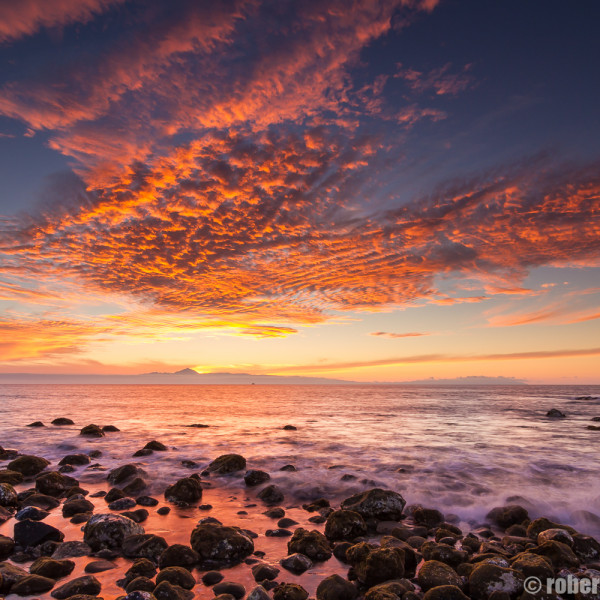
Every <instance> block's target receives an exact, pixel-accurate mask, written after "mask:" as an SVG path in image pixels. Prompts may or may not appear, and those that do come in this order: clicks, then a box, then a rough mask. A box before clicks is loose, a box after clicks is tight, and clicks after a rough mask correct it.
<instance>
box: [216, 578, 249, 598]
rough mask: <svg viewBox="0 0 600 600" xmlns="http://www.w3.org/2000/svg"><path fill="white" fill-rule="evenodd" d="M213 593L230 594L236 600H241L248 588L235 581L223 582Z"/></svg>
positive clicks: (217, 585)
mask: <svg viewBox="0 0 600 600" xmlns="http://www.w3.org/2000/svg"><path fill="white" fill-rule="evenodd" d="M213 592H214V593H215V595H217V594H230V595H231V596H233V597H234V598H235V599H236V600H240V599H241V598H243V597H244V596H245V595H246V588H245V587H244V586H243V585H242V584H241V583H234V582H233V581H222V582H220V583H217V584H216V585H215V586H214V587H213Z"/></svg>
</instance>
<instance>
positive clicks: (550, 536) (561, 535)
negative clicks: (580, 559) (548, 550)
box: [537, 529, 574, 548]
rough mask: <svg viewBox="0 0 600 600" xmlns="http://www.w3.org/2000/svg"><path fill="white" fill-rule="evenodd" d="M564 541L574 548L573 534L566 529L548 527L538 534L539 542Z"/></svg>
mask: <svg viewBox="0 0 600 600" xmlns="http://www.w3.org/2000/svg"><path fill="white" fill-rule="evenodd" d="M550 541H555V542H562V543H563V544H566V545H567V546H569V548H573V543H574V542H573V536H572V535H571V534H570V533H569V532H568V531H567V530H565V529H546V531H542V532H540V533H539V534H538V537H537V543H538V544H543V543H544V542H550Z"/></svg>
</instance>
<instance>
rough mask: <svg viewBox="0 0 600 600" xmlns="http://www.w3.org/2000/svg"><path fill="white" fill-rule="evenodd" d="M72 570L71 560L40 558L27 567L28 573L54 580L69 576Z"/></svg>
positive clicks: (73, 566)
mask: <svg viewBox="0 0 600 600" xmlns="http://www.w3.org/2000/svg"><path fill="white" fill-rule="evenodd" d="M74 568H75V563H74V562H73V561H72V560H66V559H65V560H58V559H55V558H50V557H48V556H41V557H40V558H38V559H37V560H35V561H34V563H33V564H32V565H31V567H29V572H30V573H33V574H34V575H41V576H42V577H49V578H50V579H54V580H56V579H60V578H61V577H66V576H67V575H70V574H71V573H72V572H73V569H74Z"/></svg>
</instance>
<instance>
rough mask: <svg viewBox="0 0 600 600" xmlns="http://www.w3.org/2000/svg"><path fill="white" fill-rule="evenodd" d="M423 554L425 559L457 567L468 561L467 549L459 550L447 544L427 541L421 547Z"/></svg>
mask: <svg viewBox="0 0 600 600" xmlns="http://www.w3.org/2000/svg"><path fill="white" fill-rule="evenodd" d="M420 550H421V554H422V555H423V558H424V559H425V560H438V561H440V562H443V563H446V564H447V565H450V566H451V567H452V568H454V569H455V568H456V567H457V566H458V565H459V564H460V563H463V562H466V560H467V558H468V554H467V552H466V551H465V550H458V549H456V548H454V547H452V546H448V545H446V544H437V543H435V542H425V543H424V544H423V545H422V546H421V548H420Z"/></svg>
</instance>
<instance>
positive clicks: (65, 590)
mask: <svg viewBox="0 0 600 600" xmlns="http://www.w3.org/2000/svg"><path fill="white" fill-rule="evenodd" d="M101 589H102V586H101V585H100V582H99V581H98V580H97V579H96V578H95V577H94V576H93V575H84V576H83V577H76V578H75V579H72V580H71V581H68V582H67V583H65V584H64V585H61V586H60V587H59V588H57V589H55V590H54V591H53V592H52V594H51V596H52V597H53V598H56V599H57V600H64V599H66V598H71V596H74V595H75V594H89V595H91V596H95V595H96V594H98V593H99V592H100V590H101Z"/></svg>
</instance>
